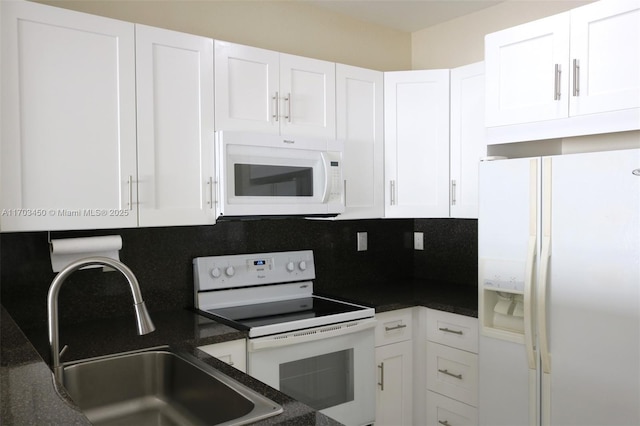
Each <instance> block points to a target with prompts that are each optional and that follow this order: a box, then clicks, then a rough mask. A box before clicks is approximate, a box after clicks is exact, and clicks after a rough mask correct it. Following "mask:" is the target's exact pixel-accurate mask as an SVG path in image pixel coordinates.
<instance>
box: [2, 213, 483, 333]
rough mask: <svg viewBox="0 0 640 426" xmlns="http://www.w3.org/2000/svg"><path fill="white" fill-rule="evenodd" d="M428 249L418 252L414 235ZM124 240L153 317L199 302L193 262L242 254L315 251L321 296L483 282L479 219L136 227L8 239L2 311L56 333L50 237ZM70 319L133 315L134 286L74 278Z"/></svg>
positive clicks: (109, 278) (106, 276) (88, 276)
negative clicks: (420, 283) (413, 282)
mask: <svg viewBox="0 0 640 426" xmlns="http://www.w3.org/2000/svg"><path fill="white" fill-rule="evenodd" d="M363 231H364V232H367V233H368V250H367V251H363V252H358V251H357V250H356V233H357V232H363ZM414 231H419V232H424V236H425V250H424V251H414V250H413V232H414ZM115 234H117V235H121V236H122V241H123V247H122V250H121V251H120V259H121V260H122V261H123V262H124V263H125V264H126V265H127V266H129V267H130V268H131V269H132V270H133V272H134V273H135V274H136V276H137V278H138V280H139V282H140V286H141V289H142V294H143V297H144V299H145V302H146V304H147V306H148V308H149V309H150V310H151V311H168V310H175V309H180V308H188V307H192V306H193V271H192V259H193V258H195V257H199V256H212V255H222V254H235V253H252V252H269V251H286V250H306V249H311V250H313V251H314V257H315V261H316V275H317V279H316V281H315V287H316V289H317V290H319V291H326V290H331V289H335V288H341V287H349V286H361V285H363V284H367V283H373V284H384V283H401V282H408V281H409V280H410V279H411V278H419V279H425V280H435V281H439V282H442V281H444V282H448V283H450V285H452V286H453V285H471V286H475V285H476V282H477V221H476V220H464V219H416V220H413V219H385V220H357V221H327V220H305V219H279V220H247V221H230V222H219V223H218V224H216V225H214V226H185V227H167V228H131V229H109V230H92V231H65V232H51V234H50V235H49V233H47V232H21V233H3V234H0V262H1V263H0V280H1V281H0V290H1V294H0V295H1V302H2V305H3V306H4V307H5V308H6V309H7V310H8V311H9V313H10V314H11V316H12V317H13V318H14V320H15V321H16V322H17V323H18V324H19V325H20V326H21V327H22V328H34V327H35V328H40V327H46V298H47V291H48V289H49V285H50V283H51V280H52V279H53V277H54V276H55V273H53V272H52V270H51V262H50V258H49V245H48V238H52V239H56V238H71V237H85V236H94V235H115ZM59 305H60V322H61V324H65V323H74V322H79V321H86V320H91V319H101V318H111V317H118V316H123V315H129V314H130V313H131V312H133V304H132V301H131V296H130V292H129V290H128V288H127V285H126V281H125V280H124V278H122V277H121V276H120V275H119V274H117V273H114V272H107V273H103V272H101V271H100V270H97V269H94V270H86V271H78V272H76V273H74V274H73V275H72V276H71V277H70V278H69V280H68V283H66V285H65V286H64V287H63V288H62V290H61V292H60V296H59Z"/></svg>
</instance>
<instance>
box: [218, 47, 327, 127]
mask: <svg viewBox="0 0 640 426" xmlns="http://www.w3.org/2000/svg"><path fill="white" fill-rule="evenodd" d="M215 76H216V79H215V85H216V101H215V102H216V113H215V117H216V130H240V131H257V132H268V133H276V134H282V135H291V136H299V135H304V136H315V137H327V138H335V136H336V121H335V120H336V115H335V114H336V110H335V88H336V86H335V84H336V82H335V64H334V63H332V62H326V61H321V60H317V59H310V58H304V57H300V56H294V55H287V54H283V53H278V52H274V51H270V50H265V49H259V48H255V47H249V46H243V45H238V44H234V43H228V42H223V41H216V42H215Z"/></svg>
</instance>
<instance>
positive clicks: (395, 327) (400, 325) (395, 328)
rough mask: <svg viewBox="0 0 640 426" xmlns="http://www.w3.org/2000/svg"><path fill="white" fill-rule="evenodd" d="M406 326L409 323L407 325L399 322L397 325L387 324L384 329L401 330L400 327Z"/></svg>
mask: <svg viewBox="0 0 640 426" xmlns="http://www.w3.org/2000/svg"><path fill="white" fill-rule="evenodd" d="M406 327H407V325H406V324H398V325H395V326H393V327H387V326H386V325H385V327H384V331H393V330H399V329H401V328H406Z"/></svg>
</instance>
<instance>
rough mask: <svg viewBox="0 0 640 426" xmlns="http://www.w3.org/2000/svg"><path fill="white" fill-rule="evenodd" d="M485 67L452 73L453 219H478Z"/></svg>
mask: <svg viewBox="0 0 640 426" xmlns="http://www.w3.org/2000/svg"><path fill="white" fill-rule="evenodd" d="M485 133H486V132H485V127H484V63H483V62H478V63H475V64H471V65H466V66H463V67H459V68H454V69H452V70H451V134H450V155H451V161H450V173H451V183H450V185H451V196H450V203H451V207H450V216H451V217H455V218H462V219H477V218H478V164H479V163H480V159H481V158H483V157H485V156H486V155H487V142H486V134H485Z"/></svg>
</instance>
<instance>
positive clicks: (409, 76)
mask: <svg viewBox="0 0 640 426" xmlns="http://www.w3.org/2000/svg"><path fill="white" fill-rule="evenodd" d="M384 90H385V165H384V166H385V175H386V178H385V180H386V184H385V216H386V217H448V216H449V107H448V105H449V70H431V71H397V72H388V73H385V82H384Z"/></svg>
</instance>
